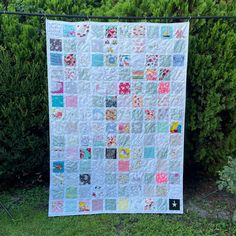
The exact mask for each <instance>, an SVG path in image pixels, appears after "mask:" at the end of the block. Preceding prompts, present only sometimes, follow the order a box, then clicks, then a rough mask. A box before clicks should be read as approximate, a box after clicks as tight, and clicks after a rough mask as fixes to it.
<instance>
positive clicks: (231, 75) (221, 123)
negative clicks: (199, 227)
mask: <svg viewBox="0 0 236 236" xmlns="http://www.w3.org/2000/svg"><path fill="white" fill-rule="evenodd" d="M0 9H1V10H8V11H26V12H44V11H46V12H48V13H65V14H85V15H111V16H143V15H145V16H169V15H233V13H235V12H236V6H235V4H234V0H228V1H227V0H225V1H223V0H222V1H220V0H219V1H216V0H215V1H214V0H191V1H181V0H160V1H156V0H131V1H125V0H103V1H92V0H87V1H86V0H74V1H69V0H64V1H60V0H41V1H37V0H31V1H30V0H24V1H23V0H22V1H19V0H10V1H5V3H2V4H0ZM57 19H59V18H57ZM59 20H60V19H59ZM63 20H66V19H65V18H64V19H63ZM67 20H68V19H67ZM235 23H236V22H235V20H227V21H223V20H220V21H214V20H207V21H206V20H191V28H190V44H189V46H190V48H189V67H188V84H187V110H186V140H185V163H186V165H185V167H186V169H187V170H191V171H193V169H194V168H195V166H196V165H198V166H200V167H201V168H202V169H203V170H205V171H207V172H208V173H211V174H212V173H213V174H214V173H216V170H218V168H219V167H220V166H222V164H224V163H225V160H226V156H228V155H231V156H235V152H236V129H235V123H236V119H235V118H236V109H235V103H236V101H235V100H236V69H235V55H236V40H235V38H236V33H235ZM0 27H1V28H0V45H1V48H0V78H1V81H0V82H1V85H0V101H1V102H0V129H1V131H0V184H1V183H5V184H7V183H9V182H13V181H14V182H15V183H20V182H27V181H30V182H32V181H36V180H40V181H41V180H42V177H43V179H47V177H48V160H49V158H48V156H49V155H48V103H47V78H46V56H45V55H46V52H45V22H44V18H43V17H42V18H40V17H24V16H21V17H19V16H1V17H0Z"/></svg>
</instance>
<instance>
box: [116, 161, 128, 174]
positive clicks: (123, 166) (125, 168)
mask: <svg viewBox="0 0 236 236" xmlns="http://www.w3.org/2000/svg"><path fill="white" fill-rule="evenodd" d="M118 169H119V171H121V172H126V171H129V161H119V163H118Z"/></svg>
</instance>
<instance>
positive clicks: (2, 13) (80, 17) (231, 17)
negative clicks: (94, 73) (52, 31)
mask: <svg viewBox="0 0 236 236" xmlns="http://www.w3.org/2000/svg"><path fill="white" fill-rule="evenodd" d="M0 15H18V16H40V17H65V18H77V19H106V20H108V19H111V20H112V19H116V20H199V19H205V20H209V19H214V20H229V19H236V16H86V15H66V14H49V13H46V12H45V13H40V12H10V11H0Z"/></svg>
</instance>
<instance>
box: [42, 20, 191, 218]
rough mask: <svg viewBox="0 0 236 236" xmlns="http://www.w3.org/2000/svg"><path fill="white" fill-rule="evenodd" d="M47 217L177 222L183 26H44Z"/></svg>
mask: <svg viewBox="0 0 236 236" xmlns="http://www.w3.org/2000/svg"><path fill="white" fill-rule="evenodd" d="M46 34H47V61H48V92H49V115H50V197H49V216H61V215H85V214H96V213H183V146H184V117H185V97H186V71H187V56H188V35H189V23H188V22H185V23H171V24H162V23H147V22H139V23H121V22H109V23H104V22H63V21H51V20H47V22H46Z"/></svg>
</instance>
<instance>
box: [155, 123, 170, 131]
mask: <svg viewBox="0 0 236 236" xmlns="http://www.w3.org/2000/svg"><path fill="white" fill-rule="evenodd" d="M168 131H169V124H168V123H167V122H159V123H157V132H158V133H168Z"/></svg>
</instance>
